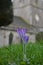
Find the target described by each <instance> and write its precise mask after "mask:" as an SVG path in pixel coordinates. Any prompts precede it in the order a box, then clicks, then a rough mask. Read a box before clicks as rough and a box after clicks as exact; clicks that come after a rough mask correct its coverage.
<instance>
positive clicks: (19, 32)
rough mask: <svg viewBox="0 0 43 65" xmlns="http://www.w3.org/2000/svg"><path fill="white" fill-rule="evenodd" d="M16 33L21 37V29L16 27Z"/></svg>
mask: <svg viewBox="0 0 43 65" xmlns="http://www.w3.org/2000/svg"><path fill="white" fill-rule="evenodd" d="M17 33H18V34H19V36H20V37H22V30H21V29H20V28H18V29H17Z"/></svg>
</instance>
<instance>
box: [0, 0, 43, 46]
mask: <svg viewBox="0 0 43 65" xmlns="http://www.w3.org/2000/svg"><path fill="white" fill-rule="evenodd" d="M3 1H4V0H3ZM7 1H9V2H10V1H11V2H10V3H12V4H11V5H12V6H10V7H9V8H10V9H6V7H7V6H6V4H5V6H6V7H5V9H4V7H3V6H2V7H3V10H4V11H3V12H4V13H5V12H7V13H8V12H10V14H8V16H7V18H6V15H7V14H6V15H2V17H4V18H5V19H6V20H2V21H3V22H5V23H4V24H2V25H1V24H0V46H6V45H9V38H10V37H9V35H10V33H12V35H13V39H12V44H14V43H15V44H16V43H20V42H21V39H20V38H19V36H18V34H17V31H16V30H17V29H18V28H26V29H27V33H26V35H28V36H29V41H28V42H36V41H40V40H43V0H6V2H7ZM0 3H1V1H0ZM1 5H2V4H0V6H1ZM1 10H2V9H1V8H0V12H1ZM12 17H13V18H12ZM0 22H1V15H0ZM3 22H2V23H3ZM6 22H9V23H8V24H9V25H8V24H6ZM11 22H12V23H11ZM1 43H2V44H1Z"/></svg>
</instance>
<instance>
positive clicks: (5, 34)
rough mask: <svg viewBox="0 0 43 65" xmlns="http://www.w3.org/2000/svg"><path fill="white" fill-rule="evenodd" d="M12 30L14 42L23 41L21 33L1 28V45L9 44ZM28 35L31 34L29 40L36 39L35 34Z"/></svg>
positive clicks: (33, 40)
mask: <svg viewBox="0 0 43 65" xmlns="http://www.w3.org/2000/svg"><path fill="white" fill-rule="evenodd" d="M10 32H12V34H13V42H12V44H17V43H21V41H20V38H19V35H18V34H17V32H13V31H4V30H1V31H0V47H2V46H7V45H9V34H10ZM27 35H28V36H29V41H28V42H35V41H36V40H35V35H34V34H32V35H30V34H27Z"/></svg>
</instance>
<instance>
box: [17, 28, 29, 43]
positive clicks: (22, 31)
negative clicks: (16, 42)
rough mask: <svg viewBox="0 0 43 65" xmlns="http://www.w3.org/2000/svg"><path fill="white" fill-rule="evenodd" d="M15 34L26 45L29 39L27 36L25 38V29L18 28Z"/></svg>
mask: <svg viewBox="0 0 43 65" xmlns="http://www.w3.org/2000/svg"><path fill="white" fill-rule="evenodd" d="M17 33H18V34H19V36H20V38H21V39H22V40H23V41H24V42H25V43H27V42H28V39H29V36H25V34H26V29H25V28H22V29H21V28H18V29H17Z"/></svg>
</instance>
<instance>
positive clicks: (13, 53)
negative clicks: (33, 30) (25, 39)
mask: <svg viewBox="0 0 43 65" xmlns="http://www.w3.org/2000/svg"><path fill="white" fill-rule="evenodd" d="M23 58H24V56H23V44H15V45H11V46H7V47H2V48H0V65H11V64H12V65H43V42H40V43H38V42H37V43H28V44H26V61H24V60H23ZM10 63H11V64H10ZM13 63H16V64H13Z"/></svg>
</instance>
